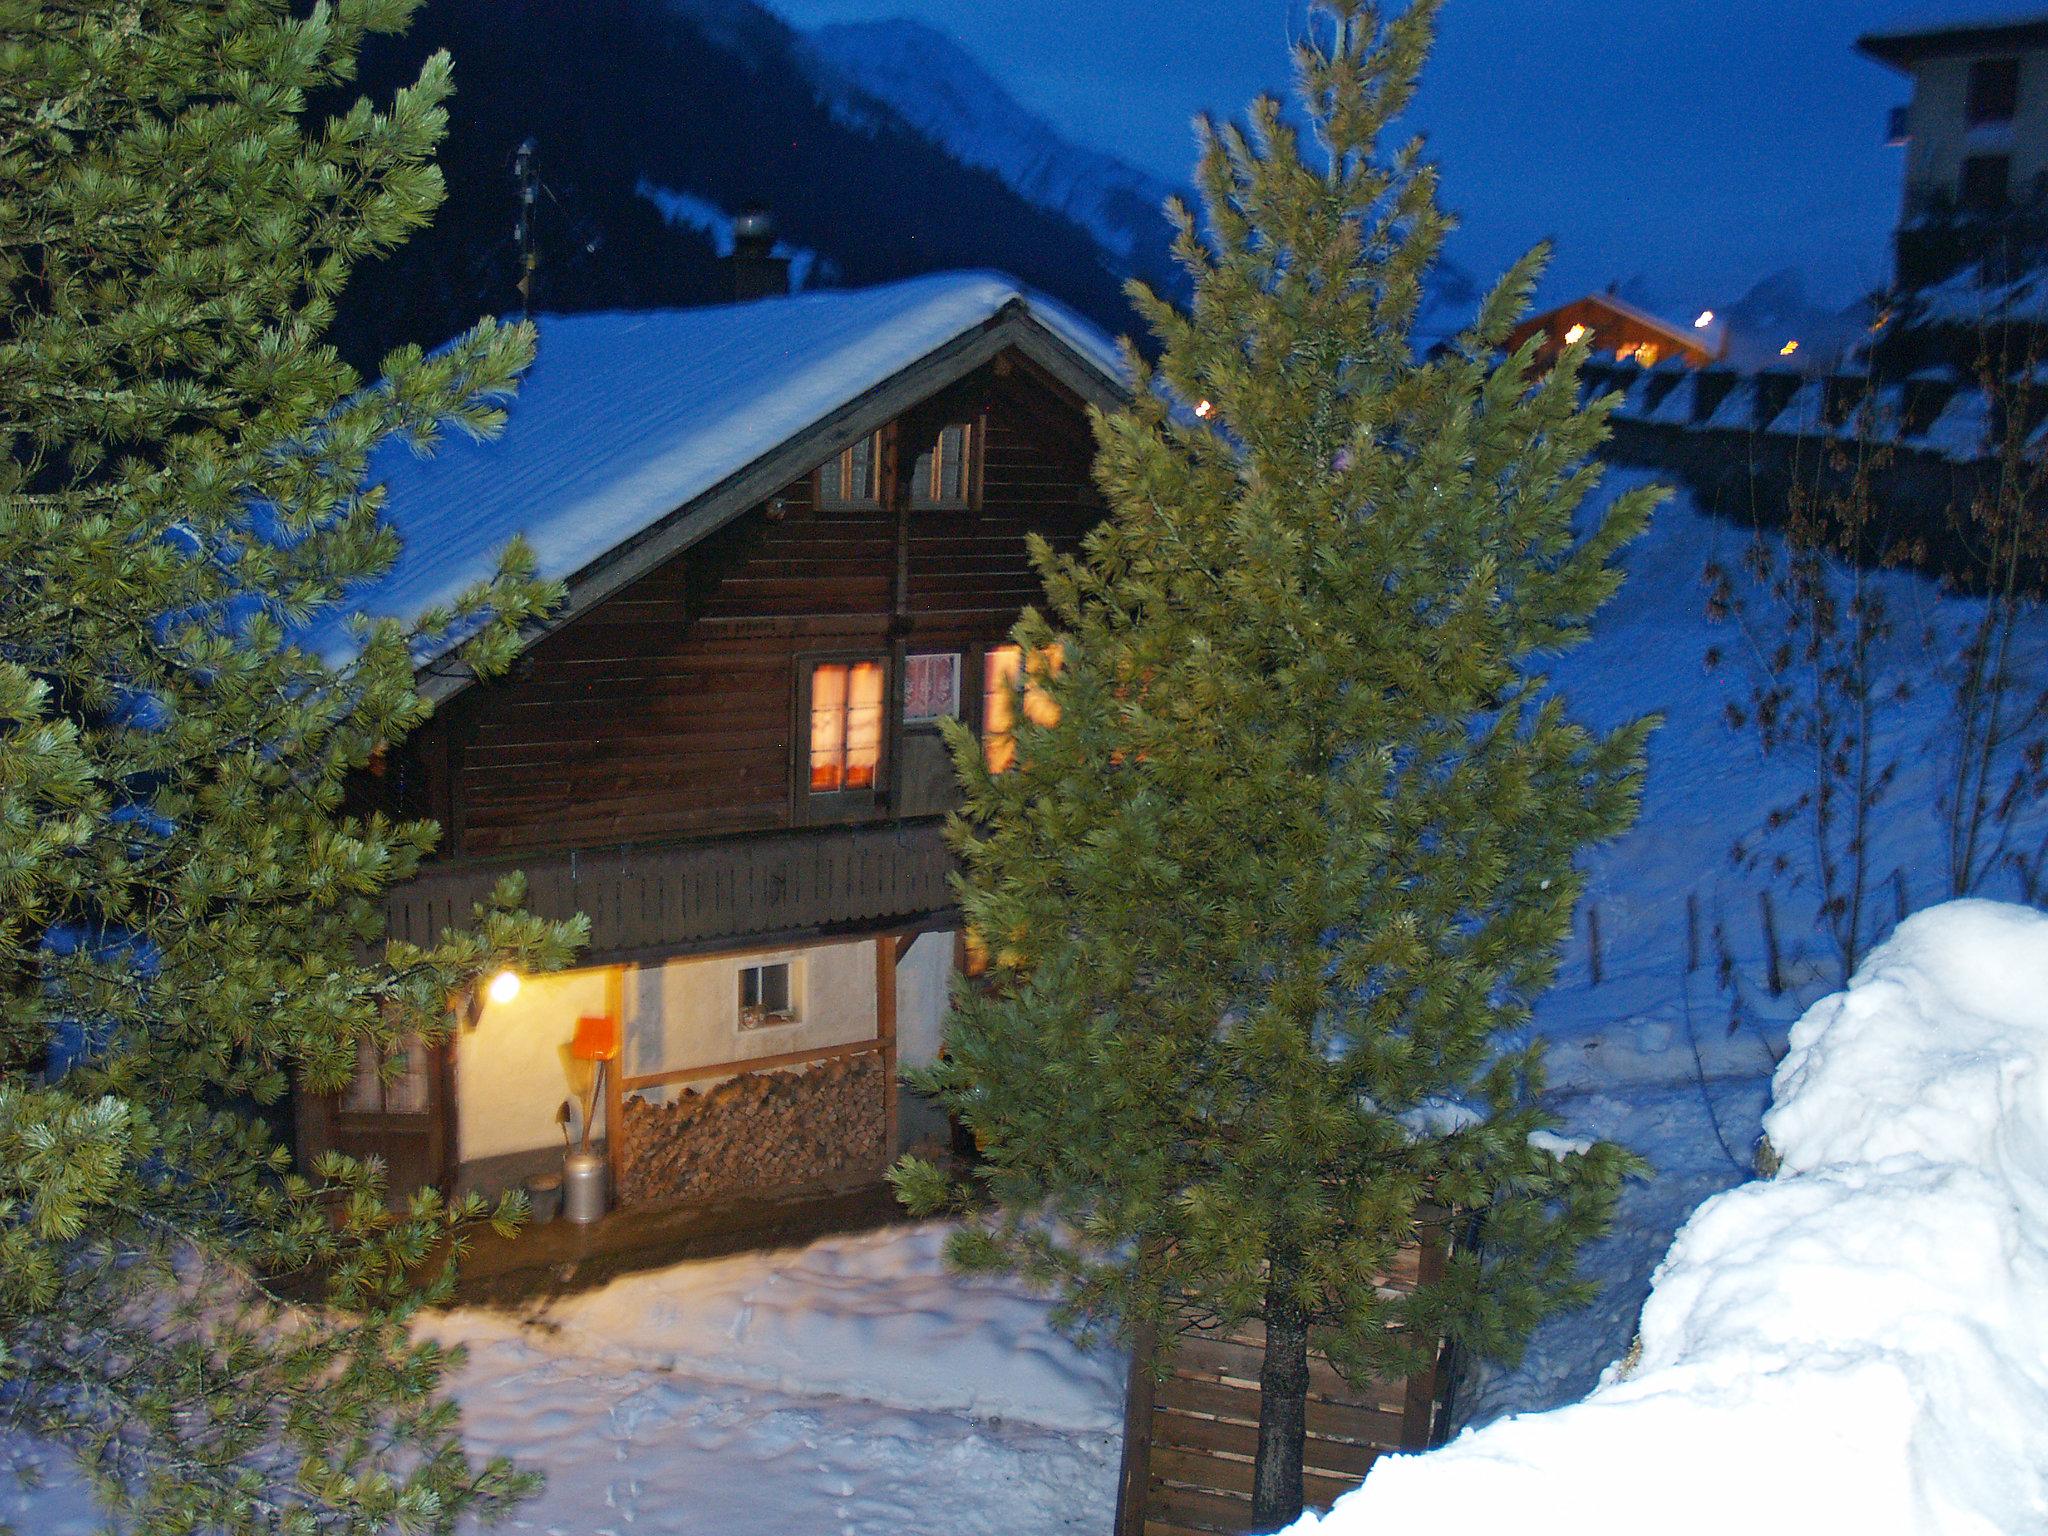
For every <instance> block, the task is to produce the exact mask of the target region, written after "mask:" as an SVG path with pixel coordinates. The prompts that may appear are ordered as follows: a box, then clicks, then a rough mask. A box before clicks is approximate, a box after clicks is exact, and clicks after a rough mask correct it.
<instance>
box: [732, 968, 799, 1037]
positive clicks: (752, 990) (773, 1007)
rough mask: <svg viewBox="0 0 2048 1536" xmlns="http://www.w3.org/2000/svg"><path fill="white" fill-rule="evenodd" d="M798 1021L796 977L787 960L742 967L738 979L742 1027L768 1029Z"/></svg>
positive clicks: (740, 1023) (740, 1022)
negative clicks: (772, 1026) (792, 973)
mask: <svg viewBox="0 0 2048 1536" xmlns="http://www.w3.org/2000/svg"><path fill="white" fill-rule="evenodd" d="M797 1022H799V1013H798V1007H797V997H796V989H795V984H794V978H793V977H792V975H791V972H790V964H789V962H788V961H787V960H771V961H766V962H763V963H762V964H760V965H743V966H741V967H740V977H739V1026H740V1028H741V1029H767V1028H769V1027H770V1026H771V1025H776V1024H795V1023H797Z"/></svg>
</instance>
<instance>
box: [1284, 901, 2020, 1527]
mask: <svg viewBox="0 0 2048 1536" xmlns="http://www.w3.org/2000/svg"><path fill="white" fill-rule="evenodd" d="M2044 1081H2048V918H2044V917H2043V915H2042V914H2041V913H2039V912H2035V911H2032V910H2030V909H2028V908H2024V907H2014V906H2006V905H2002V904H1998V903H1993V902H1984V901H1963V902H1952V903H1948V904H1946V905H1943V906H1940V907H1936V908H1934V909H1932V910H1930V911H1927V912H1924V913H1920V914H1918V915H1916V916H1914V917H1912V918H1911V919H1909V920H1908V921H1907V922H1906V923H1904V924H1902V925H1901V926H1900V928H1899V930H1898V932H1897V934H1896V935H1895V937H1894V938H1893V939H1892V941H1891V942H1890V943H1888V944H1886V945H1885V946H1883V947H1882V948H1881V949H1880V950H1879V951H1878V952H1877V953H1876V954H1874V955H1872V956H1871V958H1870V960H1869V961H1868V962H1867V963H1866V964H1865V965H1864V966H1863V967H1862V968H1861V970H1860V971H1859V972H1858V974H1857V977H1856V980H1855V983H1854V984H1853V985H1852V986H1851V987H1850V988H1849V989H1848V990H1847V991H1846V992H1844V993H1840V994H1837V995H1835V996H1833V997H1830V998H1828V999H1826V1000H1824V1001H1823V1002H1821V1003H1819V1004H1817V1005H1816V1006H1815V1007H1814V1008H1813V1009H1812V1010H1811V1011H1810V1012H1808V1013H1807V1015H1806V1016H1805V1018H1803V1019H1802V1020H1801V1021H1800V1023H1799V1025H1798V1027H1797V1028H1796V1029H1795V1030H1794V1031H1793V1033H1792V1038H1791V1053H1790V1054H1789V1055H1788V1056H1787V1057H1786V1059H1785V1062H1784V1065H1783V1066H1782V1067H1781V1068H1780V1069H1779V1071H1778V1074H1777V1079H1776V1083H1775V1085H1774V1095H1773V1104H1772V1108H1771V1111H1770V1114H1769V1116H1768V1117H1767V1119H1766V1122H1765V1123H1766V1126H1767V1128H1768V1130H1769V1132H1770V1137H1771V1142H1772V1145H1773V1146H1774V1147H1775V1148H1776V1149H1777V1151H1778V1152H1779V1153H1780V1155H1781V1156H1782V1158H1783V1168H1782V1171H1781V1172H1779V1174H1778V1175H1777V1177H1776V1178H1774V1179H1771V1180H1768V1181H1758V1182H1754V1183H1750V1184H1747V1185H1744V1186H1743V1187H1742V1188H1740V1189H1737V1190H1732V1191H1730V1192H1728V1193H1727V1194H1723V1195H1720V1196H1718V1197H1716V1198H1715V1199H1713V1200H1711V1201H1709V1202H1708V1203H1707V1204H1706V1205H1704V1206H1702V1207H1701V1208H1700V1209H1699V1210H1698V1211H1697V1212H1696V1213H1695V1214H1694V1215H1693V1217H1692V1219H1691V1220H1690V1221H1689V1222H1688V1223H1687V1224H1686V1226H1685V1229H1684V1230H1683V1231H1682V1232H1681V1233H1680V1234H1679V1237H1678V1240H1677V1241H1676V1242H1675V1243H1674V1244H1673V1245H1672V1248H1671V1252H1670V1254H1669V1256H1668V1257H1667V1258H1666V1259H1665V1260H1664V1262H1663V1265H1662V1267H1661V1268H1660V1270H1659V1272H1658V1275H1657V1279H1656V1284H1655V1288H1654V1290H1653V1291H1652V1293H1651V1296H1650V1301H1649V1305H1648V1306H1647V1307H1646V1308H1645V1309H1644V1312H1643V1319H1642V1347H1641V1352H1640V1357H1639V1359H1637V1360H1635V1361H1632V1362H1630V1363H1629V1364H1628V1365H1626V1366H1624V1367H1622V1368H1618V1369H1616V1370H1614V1371H1612V1372H1610V1373H1609V1375H1608V1376H1607V1377H1606V1379H1604V1380H1603V1381H1602V1383H1601V1385H1600V1387H1599V1389H1598V1390H1597V1391H1596V1392H1594V1393H1593V1394H1592V1396H1591V1397H1589V1398H1588V1399H1587V1400H1586V1401H1584V1402H1583V1403H1578V1404H1574V1405H1572V1406H1570V1407H1567V1408H1562V1409H1559V1410H1557V1411H1555V1412H1551V1413H1540V1414H1527V1415H1523V1416H1520V1417H1516V1418H1510V1419H1504V1420H1501V1421H1499V1422H1497V1423H1494V1424H1492V1425H1489V1426H1488V1427H1486V1428H1485V1429H1482V1430H1478V1431H1476V1432H1474V1433H1472V1434H1469V1435H1466V1436H1464V1437H1462V1438H1461V1439H1459V1440H1458V1441H1456V1442H1454V1443H1453V1444H1451V1445H1450V1446H1448V1447H1446V1448H1444V1449H1443V1450H1441V1451H1438V1452H1435V1453H1433V1454H1431V1455H1428V1456H1420V1457H1397V1458H1393V1459H1391V1460H1388V1461H1384V1462H1382V1463H1380V1464H1379V1465H1378V1466H1376V1467H1374V1468H1373V1470H1372V1472H1371V1473H1370V1474H1369V1475H1368V1476H1367V1478H1366V1480H1365V1485H1364V1487H1363V1488H1362V1489H1360V1490H1359V1491H1358V1492H1356V1493H1354V1494H1351V1495H1349V1496H1348V1497H1346V1498H1343V1499H1340V1500H1338V1502H1337V1505H1336V1507H1335V1509H1333V1510H1332V1511H1331V1512H1330V1514H1329V1516H1328V1518H1326V1519H1324V1520H1322V1521H1320V1522H1318V1521H1316V1520H1314V1519H1313V1518H1310V1519H1305V1520H1304V1521H1303V1522H1302V1523H1301V1525H1300V1526H1299V1527H1298V1528H1297V1529H1299V1530H1300V1531H1302V1532H1307V1531H1310V1530H1315V1531H1320V1532H1322V1533H1323V1536H1354V1533H1355V1536H1365V1533H1367V1532H1378V1531H1390V1530H1406V1529H1412V1528H1414V1527H1415V1526H1417V1525H1420V1524H1426V1523H1436V1522H1437V1521H1438V1520H1439V1519H1440V1516H1441V1512H1442V1511H1443V1510H1444V1509H1446V1508H1455V1509H1456V1510H1458V1511H1459V1516H1460V1520H1459V1523H1458V1526H1457V1528H1458V1529H1461V1530H1474V1531H1477V1530H1502V1529H1538V1530H1550V1529H1567V1528H1569V1529H1572V1530H1576V1531H1581V1532H1584V1533H1586V1536H1625V1533H1632V1532H1636V1531H1642V1530H1651V1529H1656V1530H1664V1531H1672V1532H1678V1533H1690V1532H1697V1533H1700V1536H1707V1533H1721V1532H1730V1531H1788V1532H1789V1531H1824V1530H1825V1531H1837V1530H1839V1531H1856V1532H1862V1533H1868V1536H1936V1533H1938V1536H1978V1533H1983V1536H1992V1533H2013V1532H2019V1531H2038V1530H2041V1529H2043V1528H2044V1527H2048V1428H2044V1423H2048V1379H2044V1377H2043V1375H2042V1372H2041V1368H2040V1362H2041V1360H2042V1358H2043V1356H2044V1353H2048V1328H2044V1325H2043V1321H2042V1317H2043V1314H2042V1308H2041V1297H2042V1290H2043V1286H2044V1284H2048V1236H2044V1231H2043V1228H2042V1225H2041V1221H2040V1216H2041V1213H2042V1211H2043V1210H2044V1209H2048V1161H2044V1159H2043V1156H2042V1153H2043V1150H2044V1148H2048V1095H2044V1093H2043V1086H2044ZM1731 1474H1732V1475H1731Z"/></svg>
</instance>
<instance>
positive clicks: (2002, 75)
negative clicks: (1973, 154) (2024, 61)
mask: <svg viewBox="0 0 2048 1536" xmlns="http://www.w3.org/2000/svg"><path fill="white" fill-rule="evenodd" d="M2019 110H2020V61H2019V60H2018V59H1979V60H1977V61H1976V62H1975V63H1974V64H1972V65H1971V66H1970V84H1969V88H1968V91H1967V92H1966V94H1965V96H1964V101H1963V120H1964V122H1965V123H1967V124H1968V125H1969V126H1970V127H1972V128H1980V127H1984V126H1985V125H1987V124H1991V123H2009V122H2011V121H2012V120H2013V119H2014V118H2015V117H2017V116H2018V115H2019Z"/></svg>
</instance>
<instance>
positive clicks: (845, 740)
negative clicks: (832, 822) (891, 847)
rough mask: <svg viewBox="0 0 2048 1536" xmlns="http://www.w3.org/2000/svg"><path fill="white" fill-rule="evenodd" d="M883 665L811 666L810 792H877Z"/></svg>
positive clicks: (830, 662) (834, 664) (844, 662)
mask: <svg viewBox="0 0 2048 1536" xmlns="http://www.w3.org/2000/svg"><path fill="white" fill-rule="evenodd" d="M882 675H883V674H882V664H881V663H880V662H879V661H852V662H847V661H828V662H825V663H823V664H821V665H819V666H815V667H813V668H811V793H812V794H814V795H828V794H835V793H837V792H839V791H840V790H847V789H873V788H874V787H875V770H876V769H877V768H878V767H879V766H880V764H881V761H882Z"/></svg>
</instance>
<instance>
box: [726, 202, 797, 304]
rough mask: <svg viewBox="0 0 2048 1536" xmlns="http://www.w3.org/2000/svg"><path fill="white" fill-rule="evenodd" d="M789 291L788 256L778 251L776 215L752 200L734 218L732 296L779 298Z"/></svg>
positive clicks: (741, 297)
mask: <svg viewBox="0 0 2048 1536" xmlns="http://www.w3.org/2000/svg"><path fill="white" fill-rule="evenodd" d="M788 292H789V258H788V257H787V256H778V255H776V254H775V215H774V214H772V213H770V212H769V211H768V210H767V209H766V208H764V207H762V206H761V205H760V204H759V203H749V204H747V205H746V206H745V207H744V208H742V209H741V210H740V212H739V217H737V218H736V219H734V220H733V221H732V296H733V297H734V298H735V299H738V300H740V301H741V302H742V303H744V302H745V301H747V300H749V299H773V298H780V297H782V296H783V295H785V294H787V293H788Z"/></svg>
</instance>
